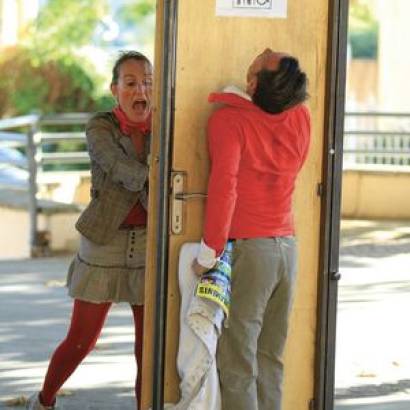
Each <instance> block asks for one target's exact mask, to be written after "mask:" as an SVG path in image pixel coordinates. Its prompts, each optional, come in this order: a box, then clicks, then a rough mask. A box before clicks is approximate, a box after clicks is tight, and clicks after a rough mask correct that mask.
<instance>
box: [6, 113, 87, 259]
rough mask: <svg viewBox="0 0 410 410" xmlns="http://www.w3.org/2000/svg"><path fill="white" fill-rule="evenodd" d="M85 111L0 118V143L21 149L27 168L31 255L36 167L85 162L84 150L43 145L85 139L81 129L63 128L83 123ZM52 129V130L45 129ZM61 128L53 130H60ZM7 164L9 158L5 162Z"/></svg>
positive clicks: (34, 234) (35, 234) (34, 239)
mask: <svg viewBox="0 0 410 410" xmlns="http://www.w3.org/2000/svg"><path fill="white" fill-rule="evenodd" d="M90 115H91V114H89V113H70V114H54V115H26V116H21V117H15V118H8V119H2V120H0V146H3V147H15V148H16V147H17V148H18V147H20V148H22V149H23V151H24V153H25V156H26V159H27V166H26V168H27V169H28V193H29V201H28V209H29V214H30V249H31V253H32V255H33V254H35V251H36V248H37V246H38V218H37V214H38V198H37V193H38V183H37V174H38V170H39V169H45V166H46V165H47V164H56V163H58V164H62V163H66V164H84V163H89V158H88V155H87V152H86V151H85V150H83V151H77V152H46V151H45V149H44V148H45V146H46V144H54V143H61V142H67V141H77V142H85V134H84V132H78V131H67V129H69V128H73V127H74V126H82V128H83V126H84V125H85V123H86V122H87V121H88V119H89V118H90ZM50 128H52V129H53V130H52V131H47V129H48V130H50ZM60 128H61V131H55V130H56V129H60ZM8 165H19V164H13V161H8Z"/></svg>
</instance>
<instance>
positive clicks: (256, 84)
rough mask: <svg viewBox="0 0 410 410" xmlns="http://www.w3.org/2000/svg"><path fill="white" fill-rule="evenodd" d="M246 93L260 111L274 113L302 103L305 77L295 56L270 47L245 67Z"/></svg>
mask: <svg viewBox="0 0 410 410" xmlns="http://www.w3.org/2000/svg"><path fill="white" fill-rule="evenodd" d="M246 81H247V85H246V92H247V93H248V94H249V95H250V96H251V97H252V101H253V102H254V104H256V105H257V106H259V107H260V108H261V109H262V110H264V111H266V112H269V113H272V114H276V113H280V112H282V111H285V110H287V109H289V108H291V107H293V106H295V105H297V104H300V103H302V102H303V101H305V100H306V99H307V97H308V94H307V77H306V74H305V73H304V72H303V71H301V69H300V66H299V62H298V60H297V59H296V58H294V57H292V56H290V55H289V54H286V53H283V52H275V51H273V50H271V49H270V48H267V49H265V50H264V51H263V52H262V53H261V54H259V55H258V56H257V57H256V58H255V59H254V60H253V62H252V63H251V65H250V66H249V68H248V73H247V77H246Z"/></svg>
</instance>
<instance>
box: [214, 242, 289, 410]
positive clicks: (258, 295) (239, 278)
mask: <svg viewBox="0 0 410 410" xmlns="http://www.w3.org/2000/svg"><path fill="white" fill-rule="evenodd" d="M296 264H297V250H296V242H295V239H294V237H275V238H256V239H239V240H236V241H235V245H234V250H233V265H232V300H231V308H230V316H229V320H228V323H227V327H226V328H225V329H223V332H222V335H221V338H220V341H219V345H218V352H217V364H218V369H219V375H220V382H221V393H222V409H223V410H280V409H281V398H282V397H281V396H282V381H283V362H282V354H283V350H284V346H285V341H286V335H287V329H288V319H289V313H290V309H291V305H292V300H293V294H294V287H295V282H296Z"/></svg>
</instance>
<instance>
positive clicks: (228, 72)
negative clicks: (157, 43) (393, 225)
mask: <svg viewBox="0 0 410 410" xmlns="http://www.w3.org/2000/svg"><path fill="white" fill-rule="evenodd" d="M327 31H328V1H325V0H288V17H287V18H286V19H264V18H262V19H261V18H236V17H229V18H227V17H217V16H216V15H215V0H201V1H198V0H180V1H179V12H178V42H177V63H176V90H175V126H174V127H175V128H174V141H173V164H172V166H173V169H174V170H180V171H186V172H187V175H188V177H187V186H186V188H187V191H188V192H205V190H206V182H207V175H208V156H207V150H206V139H205V130H206V122H207V118H208V116H209V114H210V112H211V109H212V107H211V106H210V105H209V104H208V103H207V97H208V94H209V93H210V92H212V91H215V90H218V89H221V88H222V87H223V86H225V85H228V84H235V85H237V86H242V87H243V86H244V82H245V75H246V71H247V68H248V66H249V64H250V62H251V61H252V59H253V58H254V57H255V56H256V55H257V54H259V53H260V52H261V51H263V49H264V48H266V47H270V48H272V49H274V50H278V51H285V52H288V53H290V54H292V55H295V56H296V57H298V58H299V61H300V63H301V65H302V67H303V68H304V70H305V71H306V72H307V75H308V77H309V92H310V99H309V102H308V105H309V108H310V110H311V113H312V126H313V128H312V146H311V151H310V156H309V159H308V161H307V164H306V166H305V168H304V170H303V172H302V174H301V175H300V177H299V180H298V183H297V190H296V194H295V211H296V225H297V235H298V243H299V250H300V257H299V279H298V288H297V295H296V299H295V308H294V311H293V314H292V321H291V329H290V336H289V342H288V346H287V351H286V360H285V368H286V377H285V394H284V409H285V410H298V409H305V408H307V403H308V401H309V399H310V398H312V397H313V383H314V351H315V347H314V346H315V335H316V309H317V282H318V269H319V268H318V266H319V241H320V212H321V209H320V198H319V197H318V196H317V193H316V192H317V184H318V183H319V182H320V181H321V179H322V162H323V149H324V148H323V147H324V124H325V121H324V115H325V90H326V81H327V78H326V63H327V37H328V33H327ZM158 61H160V60H159V59H157V62H158ZM186 211H187V212H186V221H185V231H184V235H181V236H172V235H171V238H170V261H169V295H168V322H167V325H168V326H167V352H166V376H165V377H166V387H165V396H166V401H176V400H177V399H178V382H179V381H178V378H177V374H176V367H175V358H176V352H177V345H178V329H179V326H178V322H179V294H178V283H177V272H176V266H177V254H178V251H179V248H180V245H181V244H182V243H184V242H187V241H192V240H198V239H199V238H200V237H201V231H202V218H203V201H201V200H195V201H191V202H188V203H187V205H186ZM150 289H151V290H150ZM148 291H149V292H152V287H151V288H148Z"/></svg>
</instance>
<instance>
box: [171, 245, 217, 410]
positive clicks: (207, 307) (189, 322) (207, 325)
mask: <svg viewBox="0 0 410 410" xmlns="http://www.w3.org/2000/svg"><path fill="white" fill-rule="evenodd" d="M199 248H200V244H199V243H185V244H184V245H183V246H182V248H181V251H180V255H179V271H178V274H179V287H180V293H181V310H180V334H179V351H178V357H177V368H178V372H179V376H180V378H181V383H180V391H181V399H180V401H179V402H178V403H177V404H167V405H166V406H165V408H166V409H172V410H220V409H221V393H220V389H219V379H218V374H217V370H216V361H215V353H216V346H217V341H218V337H219V334H220V331H221V327H222V322H223V319H224V313H223V311H222V309H221V308H220V307H219V306H217V304H216V303H214V302H211V301H208V300H205V299H202V298H198V297H196V296H195V295H194V291H195V286H196V285H197V283H198V277H197V276H196V275H195V273H194V271H193V269H192V264H193V261H194V260H195V258H196V257H197V256H198V252H199Z"/></svg>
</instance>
